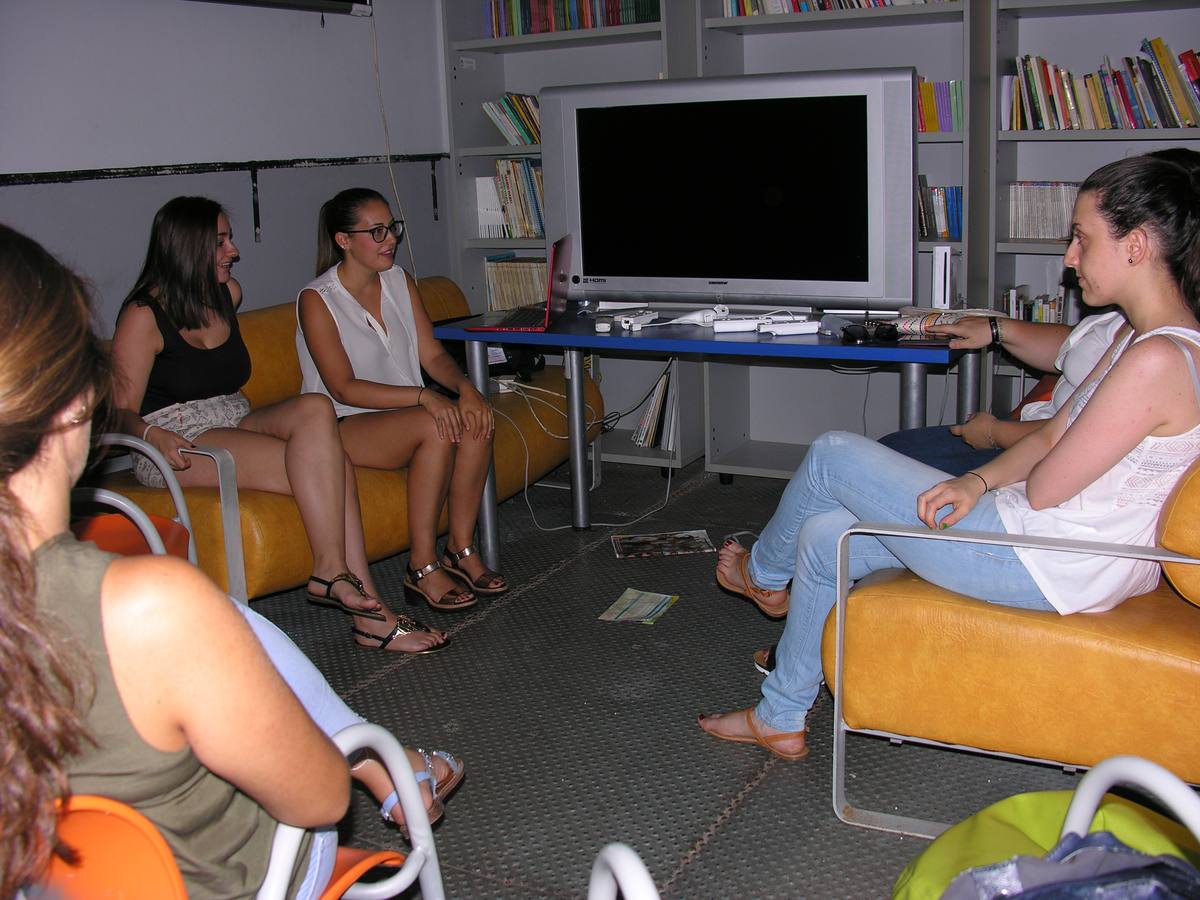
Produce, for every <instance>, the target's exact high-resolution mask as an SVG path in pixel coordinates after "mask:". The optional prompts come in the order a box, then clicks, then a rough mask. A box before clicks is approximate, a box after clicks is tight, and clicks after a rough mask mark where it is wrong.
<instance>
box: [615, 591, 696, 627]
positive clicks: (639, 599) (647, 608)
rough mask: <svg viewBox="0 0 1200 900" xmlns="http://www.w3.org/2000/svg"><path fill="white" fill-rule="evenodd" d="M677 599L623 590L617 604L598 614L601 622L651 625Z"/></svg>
mask: <svg viewBox="0 0 1200 900" xmlns="http://www.w3.org/2000/svg"><path fill="white" fill-rule="evenodd" d="M678 599H679V595H678V594H656V593H654V592H653V591H639V590H638V589H637V588H625V590H624V591H622V592H621V596H620V597H618V598H617V602H616V603H614V604H613V605H612V606H610V607H609V608H608V609H606V610H605V611H604V612H602V613H601V614H600V619H601V621H603V622H639V623H641V624H642V625H653V624H654V623H655V622H657V621H658V619H659V617H660V616H661V615H662V614H663V613H665V612H666V611H667V610H668V609H670V608H671V606H672V604H674V602H675V601H676V600H678Z"/></svg>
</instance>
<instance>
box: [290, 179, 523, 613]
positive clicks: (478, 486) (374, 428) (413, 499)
mask: <svg viewBox="0 0 1200 900" xmlns="http://www.w3.org/2000/svg"><path fill="white" fill-rule="evenodd" d="M402 230H403V226H402V225H401V223H399V222H398V221H396V220H395V219H393V218H392V212H391V210H390V209H389V208H388V204H387V201H386V200H384V199H383V197H382V196H381V195H380V194H379V193H377V192H376V191H372V190H369V189H367V188H351V189H349V190H345V191H342V192H341V193H339V194H338V195H337V196H335V197H334V198H333V199H332V200H330V201H329V202H327V203H326V204H325V205H324V206H322V207H321V216H320V222H319V227H318V248H317V277H316V278H315V279H314V280H313V281H312V282H310V283H309V284H308V286H307V287H305V288H304V289H303V290H302V291H301V292H300V295H299V297H298V299H297V322H298V326H299V328H298V330H297V334H296V349H297V351H298V353H299V356H300V370H301V374H302V376H303V385H302V390H304V391H306V392H316V393H321V394H326V395H327V396H329V397H330V398H331V399H332V400H333V403H334V408H335V410H336V412H337V415H338V417H339V421H340V422H341V435H342V443H343V445H344V446H345V448H346V452H347V453H348V454H349V456H350V459H351V460H352V461H353V462H354V464H355V465H358V466H367V467H369V468H373V469H397V468H400V467H402V466H407V467H408V525H409V534H410V536H411V545H412V549H411V554H410V564H409V567H408V572H407V575H406V577H405V579H404V588H405V594H406V596H407V597H408V598H409V600H410V602H418V601H420V600H424V601H425V602H426V603H428V604H429V605H430V606H431V607H433V608H434V609H441V610H462V609H467V608H468V607H471V606H474V605H475V603H476V602H477V601H476V595H480V594H488V595H494V594H500V593H503V592H504V591H506V590H507V589H508V585H507V583H506V582H505V580H504V577H503V576H502V575H500V574H499V573H497V572H492V571H490V570H489V569H488V568H487V567H486V566H485V565H484V563H483V561H482V559H481V557H480V556H479V555H478V554H477V553H476V551H475V548H474V547H473V546H472V544H473V539H474V535H475V520H476V516H477V514H478V510H479V500H480V497H481V496H482V495H483V484H484V480H485V479H486V478H487V471H488V465H489V463H490V462H491V459H492V436H493V433H494V430H495V422H494V419H493V416H492V408H491V406H489V405H488V402H487V400H486V399H484V397H483V396H482V395H481V394H480V393H479V391H477V390H476V389H475V386H474V385H472V384H471V381H470V379H468V378H467V376H466V375H465V374H464V373H463V372H462V370H461V369H459V367H458V365H457V363H455V362H454V360H453V359H452V358H451V356H450V354H448V353H447V352H446V351H445V349H444V348H443V347H442V345H441V343H440V342H439V341H438V340H437V339H436V338H435V337H434V336H433V325H432V323H431V322H430V320H429V316H428V315H426V313H425V308H424V307H423V306H422V305H421V302H420V296H419V294H418V293H417V286H416V283H415V282H414V281H413V279H412V278H411V277H410V276H409V275H408V273H407V272H405V271H404V270H403V269H401V268H400V267H399V266H396V265H395V260H394V257H395V253H396V247H397V245H398V238H399V236H400V234H401V233H402ZM422 369H424V370H425V372H427V373H428V374H429V375H430V376H431V377H432V378H433V379H434V380H435V381H436V382H437V383H438V384H440V385H441V386H442V387H444V388H446V389H447V390H449V391H452V392H454V393H456V394H457V395H458V398H457V399H456V400H455V399H451V398H449V397H447V396H445V395H444V394H440V393H438V392H436V391H433V390H430V389H429V388H427V387H426V386H425V383H424V380H423V378H422V375H421V370H422ZM443 505H448V507H449V513H450V534H449V536H448V537H447V540H446V546H445V550H444V551H443V552H442V554H441V555H440V556H439V554H438V550H437V526H438V518H439V516H440V514H441V510H442V506H443Z"/></svg>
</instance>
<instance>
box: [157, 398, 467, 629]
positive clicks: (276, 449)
mask: <svg viewBox="0 0 1200 900" xmlns="http://www.w3.org/2000/svg"><path fill="white" fill-rule="evenodd" d="M197 443H202V444H209V445H212V446H219V447H224V448H225V449H227V450H229V451H230V452H231V453H232V454H233V457H234V459H235V461H236V462H237V479H238V486H239V487H244V488H250V489H255V490H263V491H272V492H274V493H278V494H288V495H291V496H293V497H295V499H296V506H297V507H298V509H299V512H300V519H301V522H302V523H303V525H304V530H305V534H306V535H307V537H308V541H309V547H310V548H311V550H312V554H313V575H315V576H317V577H318V578H323V579H326V580H328V579H331V578H333V577H334V576H335V575H337V574H339V573H341V572H345V571H351V572H354V574H356V575H358V574H359V572H357V571H355V570H354V569H353V568H351V566H350V560H349V559H348V558H347V553H346V548H347V541H348V539H349V538H350V537H354V538H355V539H356V542H357V548H358V552H357V555H356V564H357V565H361V566H362V571H363V572H364V573H365V571H366V551H365V550H364V549H363V547H362V520H361V515H360V514H359V511H358V495H357V492H356V491H354V490H353V489H351V490H349V491H348V490H347V481H346V478H347V475H346V473H347V471H348V466H347V462H346V455H345V452H344V451H343V449H342V446H341V437H340V435H339V433H338V430H337V420H336V418H335V417H334V416H333V408H332V405H331V404H330V403H329V401H328V399H327V398H325V397H323V396H320V395H317V394H303V395H301V396H299V397H294V398H291V399H289V400H285V401H283V402H282V403H277V404H273V405H271V406H268V407H264V408H262V409H260V410H255V411H254V412H252V413H250V415H248V416H246V418H245V419H243V420H242V422H241V425H240V426H239V427H238V428H215V429H212V430H210V431H206V432H204V433H203V434H202V435H199V436H198V437H197ZM176 475H177V476H179V480H180V483H181V484H184V485H206V486H212V485H215V484H216V468H215V466H213V464H212V463H211V461H209V460H206V459H195V458H194V461H193V464H192V466H191V467H190V468H188V469H185V470H183V471H181V472H177V473H176ZM350 506H352V507H353V511H354V512H353V515H354V520H355V522H356V523H357V524H356V526H355V529H354V533H353V535H351V534H350V532H348V530H347V525H348V520H349V519H350V515H351V513H350V511H349V509H348V507H350ZM310 587H311V588H312V589H314V590H321V591H323V588H322V587H321V586H320V585H318V584H315V583H312V582H310ZM331 591H332V593H333V596H334V597H336V598H338V599H339V600H340V601H341V602H343V603H345V604H346V605H347V606H350V607H352V608H359V609H364V610H368V611H378V612H381V613H383V615H384V616H385V619H384V621H380V620H378V619H367V618H363V617H360V616H355V617H354V622H355V625H356V627H358V628H362V629H363V630H365V631H369V632H371V633H372V634H375V633H379V634H387V633H388V632H389V631H391V629H392V628H393V627H395V622H396V620H395V616H394V615H393V614H392V613H391V611H390V610H388V609H387V607H386V605H385V604H383V603H382V602H380V601H379V600H378V592H369V595H368V597H367V598H364V597H363V596H362V595H361V594H359V593H358V591H356V590H355V589H354V588H353V586H352V585H350V584H347V583H346V582H338V583H337V584H335V585H334V586H333V588H331ZM443 640H444V635H443V634H441V633H440V632H439V633H435V634H421V633H415V634H409V635H404V636H402V637H400V638H397V639H396V640H395V641H393V642H392V643H391V644H390V645H389V647H388V649H390V650H404V651H408V652H415V651H419V650H424V649H427V648H428V647H430V646H432V645H433V644H438V643H441V642H442V641H443Z"/></svg>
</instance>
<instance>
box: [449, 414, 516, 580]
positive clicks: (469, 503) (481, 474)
mask: <svg viewBox="0 0 1200 900" xmlns="http://www.w3.org/2000/svg"><path fill="white" fill-rule="evenodd" d="M491 462H492V439H491V438H488V439H486V440H476V439H475V437H474V436H472V435H470V434H467V435H464V437H463V441H462V443H461V444H459V445H458V454H457V456H456V457H455V460H454V472H453V474H452V475H451V476H450V499H449V506H450V536H449V539H448V540H447V543H446V547H447V549H449V550H454V551H458V550H462V549H463V548H464V547H468V546H470V545H471V544H473V543H474V542H475V523H476V521H477V519H478V518H479V500H480V498H481V497H482V496H483V484H484V482H485V481H486V480H487V474H488V466H489V465H491ZM458 566H459V568H461V569H463V570H464V571H465V572H466V573H467V575H468V576H469V577H470V578H471V581H472V582H475V581H477V580H478V579H479V578H480V577H481V576H483V575H484V574H485V573H486V572H487V571H488V568H487V566H486V565H485V564H484V562H483V557H482V556H480V555H479V554H478V553H473V554H471V555H470V556H464V557H463V558H462V559H460V560H459V561H458ZM492 574H493V576H494V577H493V578H491V579H490V581H487V582H483V583H482V584H483V585H485V586H487V587H491V588H500V587H503V586H504V578H503V577H502V576H500V575H497V574H496V573H492Z"/></svg>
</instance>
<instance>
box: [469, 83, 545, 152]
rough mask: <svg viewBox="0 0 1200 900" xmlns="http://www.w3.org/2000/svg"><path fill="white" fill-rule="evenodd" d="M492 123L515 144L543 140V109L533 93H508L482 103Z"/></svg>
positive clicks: (537, 142)
mask: <svg viewBox="0 0 1200 900" xmlns="http://www.w3.org/2000/svg"><path fill="white" fill-rule="evenodd" d="M480 105H481V106H482V108H483V111H484V113H485V114H486V115H487V117H488V118H489V119H491V120H492V124H493V125H495V126H496V130H497V131H499V132H500V133H501V134H502V135H503V136H504V140H506V141H507V142H508V143H509V144H512V145H513V146H520V145H529V144H540V143H541V142H542V120H541V111H540V109H539V108H538V102H537V97H535V96H534V95H533V94H514V93H507V94H505V95H504V96H502V97H501V98H500V99H499V100H485V101H483V103H482V104H480Z"/></svg>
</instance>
